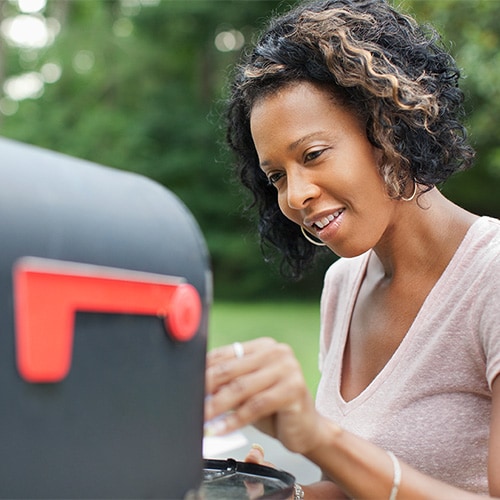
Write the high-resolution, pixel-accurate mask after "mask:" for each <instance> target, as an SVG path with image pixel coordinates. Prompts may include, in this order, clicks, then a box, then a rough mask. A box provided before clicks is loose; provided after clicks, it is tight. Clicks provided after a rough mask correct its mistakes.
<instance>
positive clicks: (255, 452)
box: [245, 443, 264, 465]
mask: <svg viewBox="0 0 500 500" xmlns="http://www.w3.org/2000/svg"><path fill="white" fill-rule="evenodd" d="M245 462H247V463H251V464H258V465H261V464H263V463H264V448H263V447H262V446H261V445H260V444H257V443H254V444H252V447H251V448H250V451H249V452H248V453H247V456H246V457H245Z"/></svg>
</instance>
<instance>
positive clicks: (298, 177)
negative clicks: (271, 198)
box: [286, 172, 319, 210]
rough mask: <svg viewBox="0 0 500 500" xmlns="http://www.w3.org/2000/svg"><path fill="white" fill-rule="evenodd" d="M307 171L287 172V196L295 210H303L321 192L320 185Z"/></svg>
mask: <svg viewBox="0 0 500 500" xmlns="http://www.w3.org/2000/svg"><path fill="white" fill-rule="evenodd" d="M309 177H310V176H308V175H307V174H305V173H298V172H294V173H291V172H288V173H287V191H286V198H287V203H288V206H289V207H290V208H291V209H293V210H301V209H303V208H305V207H306V206H307V205H308V203H309V202H310V201H311V200H313V199H314V198H316V197H317V196H318V194H319V187H318V185H317V184H315V183H314V182H313V181H312V179H310V178H309Z"/></svg>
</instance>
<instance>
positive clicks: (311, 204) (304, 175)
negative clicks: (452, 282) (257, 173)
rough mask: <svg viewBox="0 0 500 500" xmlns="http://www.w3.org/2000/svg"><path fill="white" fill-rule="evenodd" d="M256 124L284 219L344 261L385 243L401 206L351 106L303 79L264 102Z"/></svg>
mask: <svg viewBox="0 0 500 500" xmlns="http://www.w3.org/2000/svg"><path fill="white" fill-rule="evenodd" d="M250 126H251V132H252V137H253V140H254V143H255V147H256V149H257V153H258V156H259V162H260V166H261V168H262V170H263V171H264V173H265V174H266V176H267V178H268V179H269V182H270V183H272V184H273V185H274V186H275V187H276V189H277V196H278V204H279V207H280V209H281V211H282V212H283V214H284V215H285V216H286V217H288V218H289V219H290V220H292V221H293V222H295V223H297V224H299V225H302V226H303V227H304V228H305V229H306V230H307V231H309V232H310V233H312V234H313V235H315V236H317V237H318V238H319V239H320V240H322V241H323V242H324V243H326V244H327V245H328V247H329V248H330V249H331V250H332V251H333V252H335V253H336V254H337V255H340V256H343V257H353V256H355V255H360V254H361V253H363V252H365V251H367V250H369V249H370V248H373V247H374V246H375V245H376V244H377V243H378V242H379V241H380V239H381V238H382V235H383V234H384V232H385V231H386V230H387V228H388V226H389V223H390V221H391V217H392V215H393V210H394V206H395V203H394V202H393V201H392V200H391V199H390V198H389V196H388V195H387V192H386V189H385V184H384V182H383V180H382V177H381V176H380V174H379V169H378V165H379V162H380V158H381V151H380V150H379V149H377V148H375V147H374V146H373V145H372V144H371V143H370V142H369V141H368V139H367V137H366V132H365V127H364V126H363V124H362V123H361V121H360V120H359V118H358V117H357V116H356V115H355V114H354V113H353V112H352V111H351V110H350V109H349V108H347V107H345V106H341V105H339V104H338V103H336V102H335V99H334V98H333V97H332V95H331V94H330V93H329V92H328V91H327V90H325V89H324V88H323V87H321V86H319V85H314V84H312V83H307V82H301V83H296V84H292V85H290V86H287V87H285V88H283V89H281V90H279V91H278V92H276V93H274V94H272V95H270V96H267V97H264V98H262V99H260V100H258V101H257V102H256V104H255V105H254V107H253V108H252V112H251V116H250Z"/></svg>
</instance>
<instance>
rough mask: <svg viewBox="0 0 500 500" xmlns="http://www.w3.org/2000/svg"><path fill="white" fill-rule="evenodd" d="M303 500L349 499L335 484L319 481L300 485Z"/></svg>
mask: <svg viewBox="0 0 500 500" xmlns="http://www.w3.org/2000/svg"><path fill="white" fill-rule="evenodd" d="M302 489H303V490H304V500H324V499H325V498H328V499H329V500H347V498H349V497H348V496H347V495H346V494H345V493H344V492H343V491H342V490H341V489H340V488H339V487H338V486H337V485H336V484H335V483H332V482H331V481H320V482H318V483H313V484H308V485H306V486H304V485H302Z"/></svg>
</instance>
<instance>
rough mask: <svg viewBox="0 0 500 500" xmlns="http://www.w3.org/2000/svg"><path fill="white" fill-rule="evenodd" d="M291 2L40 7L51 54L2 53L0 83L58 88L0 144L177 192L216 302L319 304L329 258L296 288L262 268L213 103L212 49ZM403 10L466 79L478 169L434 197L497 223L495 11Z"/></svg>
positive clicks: (61, 1) (223, 57)
mask: <svg viewBox="0 0 500 500" xmlns="http://www.w3.org/2000/svg"><path fill="white" fill-rule="evenodd" d="M293 3H294V1H293V0H290V1H289V2H286V3H284V2H278V1H272V0H262V1H254V0H234V1H231V0H218V1H211V0H183V1H181V0H163V1H160V2H159V3H155V2H151V1H144V0H126V1H124V0H93V1H87V0H48V2H47V6H46V8H45V10H44V12H43V16H44V17H45V18H55V19H57V20H58V22H59V23H60V26H61V29H60V32H59V34H58V35H57V37H56V38H55V41H54V43H53V44H52V45H48V46H46V47H43V48H41V49H37V50H31V49H30V50H26V49H18V48H15V47H11V46H7V45H6V44H5V43H4V44H3V45H0V51H1V52H0V57H1V58H2V63H3V71H4V74H3V76H2V74H0V78H4V79H5V78H7V77H9V76H14V75H18V74H20V73H22V72H25V71H40V70H41V68H42V67H43V65H44V64H46V63H56V64H58V65H60V67H61V68H62V75H61V78H60V79H59V80H58V81H57V82H55V83H46V84H45V86H44V93H43V95H42V96H41V97H38V98H36V99H25V100H22V101H20V102H19V103H18V104H19V108H18V110H17V112H16V113H15V114H7V115H5V116H3V117H1V115H0V117H1V118H0V120H1V123H0V133H1V134H2V135H3V136H7V137H11V138H14V139H17V140H20V141H23V142H27V143H32V144H37V145H40V146H42V147H46V148H49V149H53V150H57V151H61V152H64V153H67V154H70V155H73V156H77V157H81V158H86V159H89V160H91V161H95V162H97V163H100V164H104V165H108V166H112V167H116V168H120V169H125V170H130V171H135V172H138V173H141V174H143V175H146V176H148V177H151V178H153V179H155V180H157V181H158V182H160V183H162V184H163V185H165V186H167V187H168V188H169V189H171V190H172V191H173V192H175V193H176V194H177V195H178V196H179V197H180V198H181V199H182V200H183V201H184V203H185V204H186V205H187V206H188V208H189V209H190V210H191V211H192V212H193V215H194V216H195V218H196V220H197V221H198V223H199V225H200V227H201V229H202V231H203V233H204V235H205V238H206V240H207V243H208V247H209V251H210V254H211V256H212V262H213V269H214V279H215V294H216V297H217V298H224V297H226V298H231V299H236V298H257V297H258V298H261V299H264V298H270V297H283V298H284V297H297V298H299V297H300V298H305V297H308V298H317V297H318V295H319V290H320V288H321V281H322V280H321V275H322V273H323V270H324V269H325V267H326V266H327V265H328V264H329V263H330V262H331V260H333V257H331V256H330V257H327V258H325V259H323V260H322V261H321V263H320V265H319V266H318V269H317V270H316V271H315V272H313V273H312V274H311V276H310V277H308V279H307V280H306V281H304V282H301V283H300V284H293V283H292V284H290V283H287V282H285V281H284V280H283V279H281V278H280V277H279V274H278V270H277V269H276V266H270V265H268V264H266V263H265V262H264V260H263V259H262V256H261V253H260V248H259V245H258V242H257V239H256V235H255V229H254V222H253V221H250V220H249V219H248V218H247V217H246V216H244V215H243V214H242V211H243V210H242V209H243V207H244V206H245V205H246V204H247V202H248V195H247V194H246V193H243V192H242V189H241V188H240V187H239V186H238V185H237V184H236V183H235V182H234V181H233V180H232V178H231V173H230V160H229V158H228V157H227V154H226V153H225V152H224V148H223V146H222V144H223V142H224V130H223V117H222V116H221V114H222V113H223V101H224V96H225V92H226V88H227V82H228V80H229V76H230V72H231V69H232V68H233V67H234V65H235V64H236V62H237V61H238V59H239V56H240V52H241V51H240V50H233V51H227V52H222V51H220V50H217V48H216V46H215V44H214V40H215V38H216V36H217V35H218V34H219V33H221V32H224V31H228V32H231V30H237V31H238V32H241V33H242V34H243V35H244V37H245V42H246V46H248V45H249V44H250V42H251V41H252V39H253V37H254V34H255V32H256V30H257V29H258V28H260V27H261V26H262V23H263V20H264V19H266V18H268V17H269V15H270V14H271V13H274V12H277V11H280V10H284V9H286V8H288V6H289V5H290V4H293ZM0 6H1V7H2V9H0V15H2V16H3V17H8V16H13V15H15V14H16V5H15V3H14V2H8V3H7V2H2V3H1V4H0ZM404 6H405V7H407V8H408V9H409V10H410V11H413V12H415V14H416V15H417V16H418V17H419V18H420V19H428V20H430V21H432V22H433V23H436V24H437V25H438V27H439V28H440V29H441V31H442V32H443V33H444V34H445V38H446V39H448V38H449V39H452V40H454V44H453V51H454V52H455V54H456V56H457V59H458V60H459V62H460V64H461V66H463V67H464V68H465V71H464V72H465V73H466V74H467V79H466V80H465V82H464V83H465V89H466V92H467V94H468V98H469V101H468V102H469V104H468V106H469V110H470V111H471V114H470V126H471V130H472V138H473V140H474V143H475V145H476V147H477V149H478V152H479V154H478V162H477V167H476V168H475V169H473V170H472V171H471V172H469V173H467V174H464V175H461V176H457V178H456V179H455V180H453V181H452V182H450V183H449V186H448V187H447V188H446V192H447V193H448V194H449V195H450V196H451V197H452V198H453V199H454V200H456V201H457V202H459V203H460V204H463V205H465V206H467V207H469V208H471V209H473V210H475V211H476V212H478V213H489V214H492V215H497V216H498V215H500V204H499V201H498V188H499V184H500V147H499V146H498V144H497V141H496V140H495V135H496V134H495V121H494V120H495V118H496V116H498V114H499V113H498V112H499V111H500V110H499V109H498V108H499V107H500V99H499V98H498V92H499V89H498V84H497V82H498V81H499V77H500V74H499V73H500V64H498V63H499V61H498V59H499V57H500V56H499V53H498V45H499V43H498V37H499V36H500V35H499V31H500V27H499V26H498V23H497V22H496V20H497V19H498V18H499V15H500V2H490V1H487V0H446V1H444V0H443V1H440V2H435V1H431V0H406V2H405V3H404ZM0 43H1V42H0ZM244 49H245V47H243V50H244ZM1 98H2V96H0V101H1Z"/></svg>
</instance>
